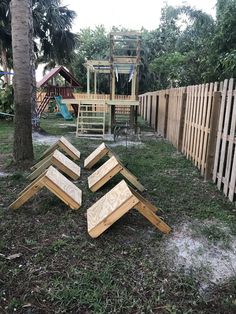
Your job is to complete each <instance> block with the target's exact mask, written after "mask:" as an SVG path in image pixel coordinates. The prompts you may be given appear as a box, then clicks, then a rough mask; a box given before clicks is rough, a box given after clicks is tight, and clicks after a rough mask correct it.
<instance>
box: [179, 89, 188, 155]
mask: <svg viewBox="0 0 236 314" xmlns="http://www.w3.org/2000/svg"><path fill="white" fill-rule="evenodd" d="M186 100H187V93H183V95H182V104H181V112H180V122H179V134H178V143H177V150H178V151H179V152H181V151H182V143H183V136H184V119H185V111H186Z"/></svg>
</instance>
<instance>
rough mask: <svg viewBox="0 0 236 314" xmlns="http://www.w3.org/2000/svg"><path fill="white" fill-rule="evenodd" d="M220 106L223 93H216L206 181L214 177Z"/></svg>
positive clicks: (207, 157)
mask: <svg viewBox="0 0 236 314" xmlns="http://www.w3.org/2000/svg"><path fill="white" fill-rule="evenodd" d="M220 104H221V92H214V95H213V104H212V114H211V121H210V134H209V140H208V147H207V155H206V170H205V180H212V175H213V168H214V158H215V151H216V140H217V131H218V123H219V116H220Z"/></svg>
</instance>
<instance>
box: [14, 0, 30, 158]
mask: <svg viewBox="0 0 236 314" xmlns="http://www.w3.org/2000/svg"><path fill="white" fill-rule="evenodd" d="M10 9H11V28H12V48H13V68H14V72H15V75H14V101H15V132H14V149H13V154H14V159H15V161H16V163H17V164H20V163H22V161H26V162H27V161H30V160H32V159H33V145H32V125H31V95H32V75H31V73H32V72H31V70H32V66H31V62H30V61H31V49H32V43H31V41H32V40H33V39H32V25H31V22H30V21H31V15H32V1H31V0H21V1H19V0H12V1H11V6H10Z"/></svg>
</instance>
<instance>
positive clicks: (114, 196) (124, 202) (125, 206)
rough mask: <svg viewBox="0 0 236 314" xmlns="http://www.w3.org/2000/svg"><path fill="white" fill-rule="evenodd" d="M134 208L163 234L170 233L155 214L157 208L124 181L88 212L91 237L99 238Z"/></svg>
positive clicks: (168, 228)
mask: <svg viewBox="0 0 236 314" xmlns="http://www.w3.org/2000/svg"><path fill="white" fill-rule="evenodd" d="M132 208H137V210H138V211H139V212H140V213H141V214H142V215H143V216H144V217H146V218H147V219H148V220H149V221H150V222H151V223H152V224H153V225H154V226H155V227H157V228H158V229H159V230H161V231H162V232H164V233H169V232H170V230H171V229H170V227H169V226H167V225H166V224H165V223H164V222H163V221H162V220H161V219H160V218H159V217H158V216H157V215H156V214H155V212H156V210H157V208H156V207H155V206H153V205H152V204H151V203H150V202H148V201H147V200H145V199H144V198H143V197H142V196H141V195H139V194H138V193H137V192H135V191H134V190H133V189H132V188H130V187H129V186H128V185H127V183H126V182H125V181H124V180H122V181H121V182H120V183H119V184H117V185H116V186H115V187H114V188H113V189H112V190H110V191H109V192H108V193H107V194H105V195H104V196H103V197H102V198H101V199H99V200H98V201H97V202H96V203H95V204H94V205H92V206H91V207H90V208H89V209H88V210H87V225H88V233H89V235H90V236H91V237H93V238H96V237H98V236H99V235H101V234H102V233H103V232H104V231H105V230H107V229H108V228H109V227H110V226H111V225H112V224H113V223H114V222H116V221H117V220H118V219H119V218H121V217H122V216H123V215H124V214H125V213H127V212H128V211H129V210H131V209H132Z"/></svg>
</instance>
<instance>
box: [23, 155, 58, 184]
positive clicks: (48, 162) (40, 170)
mask: <svg viewBox="0 0 236 314" xmlns="http://www.w3.org/2000/svg"><path fill="white" fill-rule="evenodd" d="M49 156H50V158H45V159H42V160H43V161H44V162H43V163H41V164H40V166H39V167H37V168H36V169H35V170H34V171H33V172H32V173H31V174H30V175H28V177H27V179H28V180H30V181H32V180H34V179H36V178H37V177H38V176H39V175H41V174H42V173H43V172H44V171H45V170H46V169H47V168H48V167H50V166H51V164H52V155H49Z"/></svg>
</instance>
